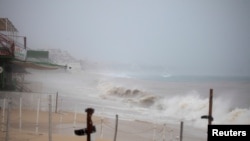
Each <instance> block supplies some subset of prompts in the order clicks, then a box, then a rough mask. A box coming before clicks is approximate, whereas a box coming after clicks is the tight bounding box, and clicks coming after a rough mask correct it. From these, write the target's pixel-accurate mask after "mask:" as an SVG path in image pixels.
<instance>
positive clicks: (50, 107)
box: [49, 95, 52, 141]
mask: <svg viewBox="0 0 250 141" xmlns="http://www.w3.org/2000/svg"><path fill="white" fill-rule="evenodd" d="M51 99H52V97H51V95H49V141H52V135H51V134H52V125H51V120H52V117H51V116H52V115H51V111H52V106H51Z"/></svg>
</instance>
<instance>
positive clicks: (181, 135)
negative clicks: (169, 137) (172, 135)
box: [180, 121, 183, 141]
mask: <svg viewBox="0 0 250 141" xmlns="http://www.w3.org/2000/svg"><path fill="white" fill-rule="evenodd" d="M180 128H181V130H180V141H182V137H183V121H181V127H180Z"/></svg>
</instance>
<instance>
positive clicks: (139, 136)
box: [0, 109, 205, 141]
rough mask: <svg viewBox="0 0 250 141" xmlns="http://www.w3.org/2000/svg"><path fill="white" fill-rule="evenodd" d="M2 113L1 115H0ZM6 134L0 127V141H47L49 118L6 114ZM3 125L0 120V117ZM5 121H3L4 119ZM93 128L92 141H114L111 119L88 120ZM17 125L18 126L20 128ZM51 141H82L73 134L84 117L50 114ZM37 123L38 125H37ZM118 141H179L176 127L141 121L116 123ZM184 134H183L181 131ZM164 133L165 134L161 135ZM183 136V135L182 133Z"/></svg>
mask: <svg viewBox="0 0 250 141" xmlns="http://www.w3.org/2000/svg"><path fill="white" fill-rule="evenodd" d="M1 113H2V111H1ZM10 117H11V118H10V120H9V122H10V126H9V132H8V133H7V132H6V128H5V127H4V126H3V125H5V124H3V123H2V124H1V129H2V130H1V132H0V139H1V140H6V138H7V135H8V136H9V137H8V140H9V141H45V140H49V133H48V131H49V126H48V123H49V114H48V112H44V111H40V112H39V118H38V119H37V111H34V110H22V119H21V120H20V111H19V109H12V110H11V113H10ZM1 121H3V116H1ZM5 121H6V119H5ZM92 121H93V124H94V125H95V126H96V130H97V131H96V132H95V133H93V134H92V135H91V139H92V140H95V141H111V140H114V129H115V119H112V118H101V117H98V116H94V115H93V117H92ZM20 122H21V125H20ZM51 122H52V135H51V136H52V140H53V141H69V140H74V141H84V140H86V136H76V135H75V134H74V130H77V129H82V128H85V127H86V115H85V114H80V113H78V114H77V115H76V114H75V113H71V112H60V113H52V121H51ZM37 123H38V124H37ZM118 123H119V124H118V133H117V140H118V141H126V140H136V141H151V140H164V139H165V140H179V127H178V126H176V125H173V124H172V125H171V124H167V125H164V126H163V125H159V124H158V125H156V124H152V123H149V122H145V121H139V120H134V121H129V120H119V122H118ZM184 131H185V130H184ZM163 132H165V133H166V134H163ZM185 132H186V131H185ZM184 138H185V140H190V141H191V140H192V141H195V140H197V141H200V140H205V135H203V136H200V137H198V136H194V135H192V133H188V132H186V133H184Z"/></svg>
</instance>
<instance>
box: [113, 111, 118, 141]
mask: <svg viewBox="0 0 250 141" xmlns="http://www.w3.org/2000/svg"><path fill="white" fill-rule="evenodd" d="M117 129H118V115H116V121H115V136H114V141H116V137H117Z"/></svg>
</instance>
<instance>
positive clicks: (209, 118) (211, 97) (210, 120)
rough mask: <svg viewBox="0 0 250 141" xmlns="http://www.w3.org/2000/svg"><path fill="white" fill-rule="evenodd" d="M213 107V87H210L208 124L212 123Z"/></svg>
mask: <svg viewBox="0 0 250 141" xmlns="http://www.w3.org/2000/svg"><path fill="white" fill-rule="evenodd" d="M212 108H213V89H210V96H209V110H208V125H211V124H212V121H213V119H212Z"/></svg>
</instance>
